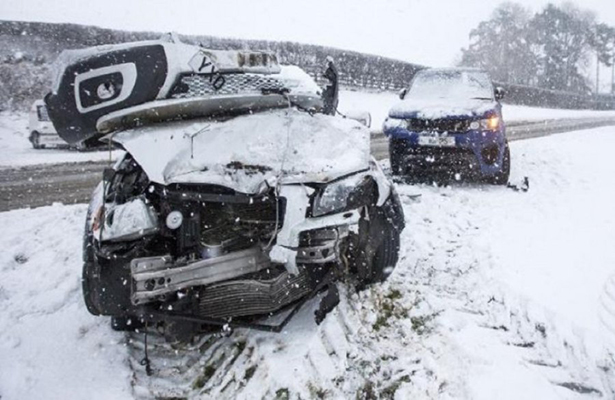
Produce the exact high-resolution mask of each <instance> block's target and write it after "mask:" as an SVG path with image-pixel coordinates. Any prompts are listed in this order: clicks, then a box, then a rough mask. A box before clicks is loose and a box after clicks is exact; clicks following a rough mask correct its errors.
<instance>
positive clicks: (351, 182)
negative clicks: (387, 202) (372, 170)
mask: <svg viewBox="0 0 615 400" xmlns="http://www.w3.org/2000/svg"><path fill="white" fill-rule="evenodd" d="M375 196H376V192H375V183H374V180H373V179H372V177H371V176H369V175H364V174H357V175H353V176H351V177H348V178H345V179H342V180H339V181H336V182H332V183H330V184H328V185H326V186H324V187H323V188H322V189H321V190H319V191H318V192H317V193H316V196H315V197H314V200H313V203H312V217H320V216H323V215H327V214H332V213H337V212H342V211H346V210H351V209H355V208H358V207H360V206H363V205H369V204H372V203H373V202H374V201H375Z"/></svg>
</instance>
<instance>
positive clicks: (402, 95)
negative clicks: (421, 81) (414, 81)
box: [399, 88, 408, 100]
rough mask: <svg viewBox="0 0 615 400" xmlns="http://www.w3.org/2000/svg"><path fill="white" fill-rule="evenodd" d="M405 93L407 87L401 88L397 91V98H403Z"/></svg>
mask: <svg viewBox="0 0 615 400" xmlns="http://www.w3.org/2000/svg"><path fill="white" fill-rule="evenodd" d="M406 94H408V89H406V88H403V89H402V90H400V91H399V98H400V99H402V100H403V99H404V97H406Z"/></svg>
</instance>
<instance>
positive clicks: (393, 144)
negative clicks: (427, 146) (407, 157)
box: [389, 139, 406, 175]
mask: <svg viewBox="0 0 615 400" xmlns="http://www.w3.org/2000/svg"><path fill="white" fill-rule="evenodd" d="M405 150H406V146H405V143H403V142H402V141H400V140H395V139H391V140H390V141H389V160H390V161H391V171H392V172H393V175H401V174H402V173H404V168H403V159H404V153H405Z"/></svg>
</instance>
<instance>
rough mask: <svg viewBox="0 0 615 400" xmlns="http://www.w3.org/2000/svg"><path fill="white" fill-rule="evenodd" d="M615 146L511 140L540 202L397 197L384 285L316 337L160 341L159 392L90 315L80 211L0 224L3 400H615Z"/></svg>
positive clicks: (604, 137)
mask: <svg viewBox="0 0 615 400" xmlns="http://www.w3.org/2000/svg"><path fill="white" fill-rule="evenodd" d="M614 146H615V128H600V129H595V130H591V131H581V132H572V133H567V134H561V135H558V136H555V137H547V138H542V139H534V140H528V141H523V142H515V143H512V144H511V151H512V159H513V163H512V167H513V171H512V181H513V182H516V181H520V180H521V179H522V178H523V177H524V176H528V177H529V180H530V190H529V191H528V192H527V193H524V192H515V191H513V190H510V189H507V188H503V187H495V186H482V185H474V184H459V185H454V186H451V187H444V188H441V187H434V186H429V185H422V184H421V185H408V184H399V185H398V191H399V193H400V195H401V197H402V201H403V204H404V210H405V213H406V218H407V228H406V230H405V231H404V232H403V236H402V243H403V244H402V245H403V249H402V257H401V260H400V263H399V265H398V267H397V269H396V270H395V271H394V273H393V275H392V276H391V278H390V280H389V281H387V282H386V283H385V284H383V285H377V286H374V287H372V288H370V289H369V290H366V291H364V292H361V293H359V294H356V293H353V292H352V290H349V289H343V290H342V293H343V298H342V302H341V304H340V305H339V306H338V308H337V309H336V310H335V311H334V312H332V313H331V314H330V315H329V316H328V317H327V319H326V320H325V321H324V322H323V324H322V325H321V326H316V325H315V324H314V322H313V319H312V315H313V314H312V313H313V310H314V308H315V307H316V304H317V302H316V301H312V302H311V303H310V304H309V305H308V306H306V307H305V308H304V309H303V310H302V311H301V312H300V313H299V314H298V315H297V316H296V317H295V318H294V319H293V321H291V323H290V324H289V325H288V327H287V328H286V330H285V331H284V332H283V333H281V334H269V333H262V332H251V331H247V330H237V331H236V332H235V333H234V334H233V335H232V336H230V337H228V338H214V337H204V338H202V339H201V341H200V342H198V343H197V344H195V345H194V346H185V347H176V348H172V347H170V346H168V345H164V344H162V343H161V341H160V339H159V338H156V337H151V336H150V341H151V342H150V358H151V359H152V363H153V365H152V366H153V368H154V376H153V377H147V376H146V374H145V372H144V370H143V367H142V366H140V365H138V364H139V361H140V359H141V358H142V357H143V352H142V335H140V334H130V335H122V334H118V333H115V332H112V331H111V330H110V328H109V327H108V320H107V319H105V318H97V317H93V316H90V315H88V314H87V311H86V310H85V307H84V306H83V304H82V300H81V293H80V281H79V276H80V273H81V248H80V247H81V234H82V232H81V229H82V225H83V220H84V215H85V211H86V209H85V206H82V205H77V206H60V205H56V206H51V207H43V208H38V209H34V210H17V211H11V212H5V213H0V225H1V226H2V227H3V229H2V230H0V248H1V249H2V250H3V251H2V252H1V253H0V276H2V279H1V280H0V308H1V309H2V310H3V312H2V313H0V360H2V362H0V397H1V398H2V400H12V399H38V398H47V399H66V398H70V399H72V398H75V399H78V398H90V399H128V398H135V397H136V398H152V397H156V396H158V397H173V396H187V397H190V398H194V397H199V398H235V397H237V398H246V399H251V398H278V399H284V398H292V399H296V398H304V399H305V398H373V397H372V395H373V394H377V395H378V396H380V397H381V398H397V399H406V398H413V399H414V398H416V399H422V398H442V399H560V398H564V399H582V398H605V399H612V398H614V396H615V374H614V372H615V359H614V358H613V349H614V347H610V346H611V345H610V343H611V342H612V341H614V340H613V339H615V332H611V331H609V330H608V329H606V328H605V324H604V322H606V323H609V322H611V323H612V322H613V321H615V314H613V313H612V312H611V311H609V310H611V309H613V310H614V311H615V300H611V298H610V297H609V296H608V294H607V293H605V291H604V287H605V283H606V282H607V280H608V279H609V278H610V277H611V276H613V274H615V247H614V246H613V245H612V244H611V240H612V238H613V237H615V207H613V206H612V205H611V204H610V203H611V199H612V198H613V195H614V194H615V189H614V188H613V186H612V185H611V184H610V182H611V181H612V176H614V175H615V164H613V163H612V162H611V157H610V156H611V151H612V150H611V149H612V148H613V147H614ZM417 194H420V195H421V197H420V198H419V199H416V198H415V197H413V196H414V195H417Z"/></svg>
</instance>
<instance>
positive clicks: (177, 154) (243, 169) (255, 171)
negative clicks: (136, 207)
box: [113, 108, 370, 193]
mask: <svg viewBox="0 0 615 400" xmlns="http://www.w3.org/2000/svg"><path fill="white" fill-rule="evenodd" d="M113 141H115V142H118V143H120V144H121V145H122V146H123V147H124V148H125V149H126V150H127V151H128V152H129V153H130V154H132V156H133V157H134V158H135V160H136V161H137V162H138V163H139V164H140V165H141V167H142V168H143V169H144V171H145V172H146V173H147V175H148V177H149V179H150V180H151V181H153V182H157V183H160V184H163V185H168V184H172V183H204V184H214V185H222V186H225V187H229V188H231V189H234V190H236V191H239V192H242V193H257V192H258V191H259V190H260V189H262V187H263V184H264V182H265V181H267V182H268V183H269V184H271V183H272V182H275V181H276V180H280V182H281V183H310V182H313V183H316V182H328V181H331V180H333V179H336V178H339V177H342V176H344V175H348V174H351V173H354V172H357V171H360V170H364V169H367V168H368V167H369V160H370V136H369V131H368V130H367V128H365V127H364V126H362V125H361V124H359V123H358V122H356V121H352V120H348V119H342V118H338V117H331V116H326V115H321V114H316V115H314V116H311V115H309V114H308V113H306V112H302V111H297V110H295V109H290V108H289V109H284V110H276V111H269V112H263V113H258V114H254V115H246V116H240V117H236V118H234V119H231V120H228V121H224V122H218V121H208V120H192V121H182V122H172V123H165V124H156V125H151V126H146V127H139V128H135V129H131V130H127V131H123V132H119V133H117V134H114V135H113Z"/></svg>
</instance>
